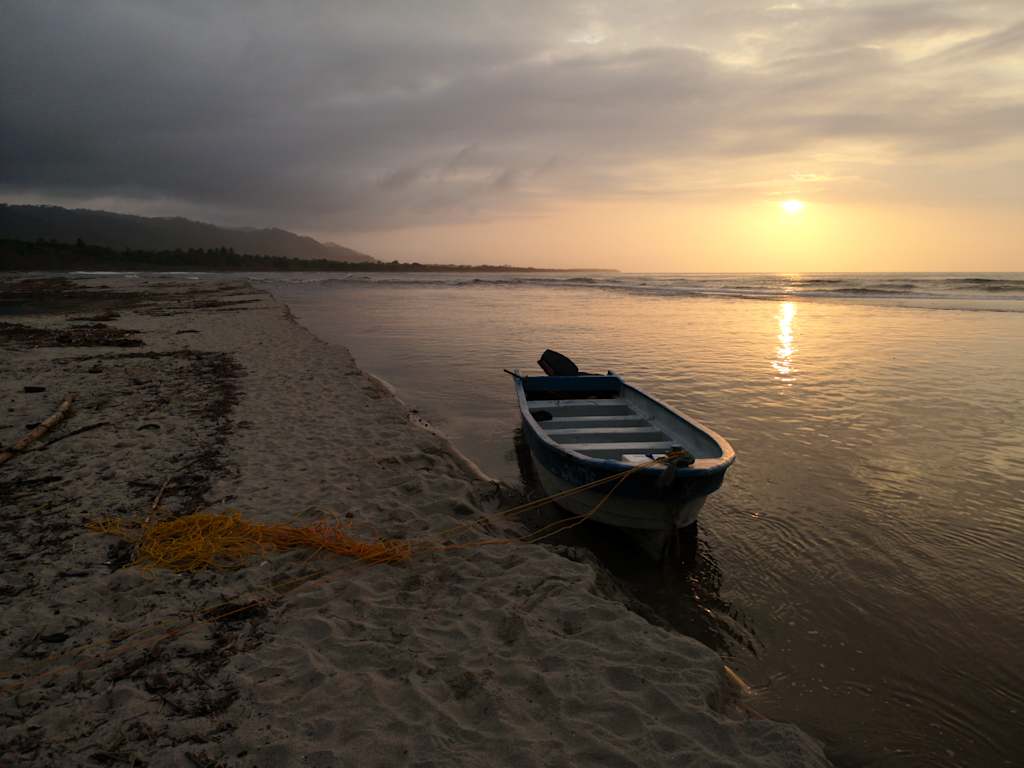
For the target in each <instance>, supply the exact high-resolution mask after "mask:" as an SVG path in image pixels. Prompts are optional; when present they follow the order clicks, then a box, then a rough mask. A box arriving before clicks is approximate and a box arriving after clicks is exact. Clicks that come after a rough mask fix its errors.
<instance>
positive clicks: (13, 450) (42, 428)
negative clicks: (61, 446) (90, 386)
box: [0, 395, 75, 464]
mask: <svg viewBox="0 0 1024 768" xmlns="http://www.w3.org/2000/svg"><path fill="white" fill-rule="evenodd" d="M74 399H75V396H74V395H67V396H66V397H65V398H64V400H63V401H61V404H60V407H59V408H57V410H56V411H54V412H53V413H52V414H51V415H49V416H47V417H46V418H45V419H44V420H43V421H41V422H40V423H39V424H38V425H37V426H36V428H35V429H33V430H32V431H31V432H29V433H28V434H27V435H25V436H24V437H22V438H21V439H20V440H18V442H16V443H15V444H14V445H12V446H11V447H10V448H5V449H4V450H2V451H0V464H6V463H7V462H8V461H10V460H11V459H13V458H14V457H15V456H17V455H18V454H19V453H22V452H23V451H24V450H25V449H26V448H28V447H29V446H30V445H32V443H34V442H35V441H36V440H38V439H39V438H40V437H42V436H43V435H45V434H46V433H47V432H49V431H50V430H51V429H53V428H54V427H55V426H57V425H58V424H60V423H61V422H62V421H64V419H66V418H67V417H68V414H69V413H71V403H72V402H73V401H74Z"/></svg>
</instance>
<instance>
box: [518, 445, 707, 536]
mask: <svg viewBox="0 0 1024 768" xmlns="http://www.w3.org/2000/svg"><path fill="white" fill-rule="evenodd" d="M533 466H534V468H535V469H536V470H537V478H538V480H540V485H541V487H542V488H543V489H544V491H545V493H547V494H548V495H549V496H551V495H554V494H556V493H561V492H562V491H567V490H569V489H570V488H572V487H574V486H572V485H570V484H569V483H567V482H566V481H565V480H563V479H562V478H560V477H556V476H555V475H553V474H552V473H551V472H549V471H548V470H547V469H545V468H544V467H542V466H541V465H540V462H537V461H534V462H533ZM616 482H617V481H615V480H611V481H609V482H608V483H607V484H606V485H603V486H598V487H597V488H595V489H594V490H591V491H583V492H581V493H577V494H574V495H572V496H566V497H564V498H561V499H558V501H557V502H556V503H557V504H558V506H560V507H562V508H563V509H566V510H568V511H569V512H572V513H573V514H576V515H588V514H590V511H591V510H592V509H593V508H594V506H595V505H596V504H597V503H598V502H600V501H601V499H603V498H604V497H605V495H606V494H607V493H608V491H610V490H611V489H612V488H613V487H614V485H615V483H616ZM706 500H707V496H698V497H697V498H694V499H689V500H688V501H683V502H678V503H675V504H673V505H671V508H670V507H669V505H668V504H667V503H666V502H664V501H646V500H639V499H630V498H628V497H626V496H618V495H616V494H614V493H613V494H612V496H611V498H609V499H608V501H606V502H605V503H604V504H602V505H601V508H600V509H599V510H598V511H597V513H596V514H594V515H593V517H591V519H592V520H596V521H597V522H599V523H604V524H605V525H614V526H618V527H619V528H634V529H641V530H648V531H664V530H666V529H668V528H670V527H673V525H674V527H676V528H685V527H686V526H688V525H690V524H691V523H695V522H697V513H698V512H700V509H701V507H703V506H704V502H705V501H706Z"/></svg>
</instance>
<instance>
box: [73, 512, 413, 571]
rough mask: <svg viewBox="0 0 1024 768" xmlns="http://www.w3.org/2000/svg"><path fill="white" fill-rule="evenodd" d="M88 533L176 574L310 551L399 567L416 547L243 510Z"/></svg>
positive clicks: (118, 524)
mask: <svg viewBox="0 0 1024 768" xmlns="http://www.w3.org/2000/svg"><path fill="white" fill-rule="evenodd" d="M88 527H89V529H90V530H92V531H95V532H97V533H107V534H111V535H114V536H119V537H120V538H122V539H124V540H126V541H129V542H132V543H133V544H134V548H135V557H134V559H133V565H136V566H138V567H140V568H144V569H147V570H151V569H154V568H165V569H167V570H171V571H175V572H177V573H184V572H192V571H199V570H203V569H207V568H213V569H219V570H223V569H232V568H239V567H241V566H242V565H244V564H245V561H246V560H248V559H249V558H251V557H253V556H254V555H262V554H265V553H267V552H270V551H286V550H290V549H298V548H307V549H311V550H313V551H314V552H331V553H333V554H336V555H342V556H345V557H354V558H356V559H358V560H363V561H365V562H368V563H395V562H400V561H403V560H408V559H409V558H410V557H411V556H412V544H411V543H410V542H408V541H402V540H398V539H378V540H376V541H360V540H359V539H356V538H354V537H353V536H352V535H351V534H350V533H349V531H348V526H345V525H342V524H338V523H333V522H330V521H328V520H320V521H318V522H315V523H313V524H311V525H305V526H298V525H292V524H288V523H278V524H274V523H256V522H252V521H250V520H247V519H246V518H245V517H243V515H242V513H241V511H239V510H237V509H229V510H227V511H225V512H223V513H219V514H215V513H206V512H197V513H195V514H191V515H184V516H182V517H178V518H174V519H172V520H146V521H144V522H142V523H141V524H138V523H134V522H133V521H131V520H125V519H121V518H102V519H100V520H94V521H92V522H90V523H89V524H88Z"/></svg>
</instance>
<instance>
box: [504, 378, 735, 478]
mask: <svg viewBox="0 0 1024 768" xmlns="http://www.w3.org/2000/svg"><path fill="white" fill-rule="evenodd" d="M529 378H535V379H574V378H578V377H576V376H534V377H530V376H524V375H522V374H520V373H519V372H518V371H516V372H515V388H516V399H517V400H518V402H519V411H520V413H521V414H522V416H523V420H524V421H526V422H527V423H528V424H529V426H530V429H531V430H532V431H533V432H534V433H535V434H536V435H537V437H538V438H540V440H541V441H542V442H544V443H545V444H546V445H548V446H549V447H551V448H554V449H555V450H557V451H558V452H560V453H563V454H566V455H568V456H569V457H571V458H572V459H573V460H575V461H582V462H585V463H587V464H590V465H592V466H593V467H594V468H595V469H600V470H603V471H605V472H609V473H615V472H621V471H624V470H626V469H630V468H633V467H634V466H635V465H634V464H629V463H627V462H625V461H619V460H617V459H602V458H597V457H594V456H588V455H586V454H584V453H580V452H579V451H574V450H572V449H571V448H569V447H567V446H568V445H571V443H570V444H562V443H557V442H555V441H554V440H553V439H551V437H550V436H549V435H548V434H547V430H545V429H544V428H543V427H541V426H540V423H539V422H538V421H537V420H536V419H535V418H534V417H533V414H532V413H530V406H529V400H527V399H526V387H525V385H524V384H523V382H524V381H526V380H527V379H529ZM587 378H590V377H589V376H588V377H587ZM594 378H602V379H614V380H615V381H616V382H618V384H619V385H620V386H621V387H624V388H627V389H629V390H631V391H632V392H634V393H636V394H637V395H639V396H641V397H642V398H643V399H645V400H647V401H649V402H651V403H653V404H654V405H655V406H657V407H659V408H662V409H663V410H665V411H667V412H668V413H669V414H670V415H672V416H674V417H675V418H677V419H680V420H682V421H683V422H685V423H686V424H687V425H689V426H691V427H693V428H694V429H696V430H698V431H700V432H703V433H704V434H705V435H706V436H707V437H709V438H711V439H712V440H713V441H714V442H715V444H716V445H717V446H718V448H719V450H720V451H721V452H722V455H721V456H719V457H717V458H701V459H696V460H695V461H694V462H693V464H690V465H689V466H685V467H684V466H677V467H676V473H677V474H678V475H683V476H691V477H697V476H704V475H714V474H719V473H724V472H725V470H726V469H728V468H729V467H730V466H731V465H732V463H733V462H734V461H735V460H736V451H734V450H733V447H732V445H730V444H729V441H728V440H726V439H725V438H724V437H722V436H721V435H719V434H718V433H717V432H715V431H714V430H713V429H711V428H710V427H708V426H706V425H705V424H703V423H702V422H701V421H699V420H698V419H694V418H692V417H690V416H687V415H686V414H684V413H682V412H680V411H678V410H676V409H675V408H673V407H672V406H671V405H669V404H668V403H665V402H663V401H661V400H659V399H658V398H656V397H654V396H653V395H649V394H647V393H646V392H644V391H643V390H642V389H639V388H637V387H634V386H633V385H632V384H630V383H628V382H626V381H625V380H623V378H622V377H621V376H619V375H618V374H613V373H611V372H609V373H608V374H607V375H605V376H600V377H594ZM662 471H663V467H662V466H660V465H653V466H649V467H644V468H642V469H638V470H637V472H638V473H640V474H644V475H656V474H659V473H661V472H662Z"/></svg>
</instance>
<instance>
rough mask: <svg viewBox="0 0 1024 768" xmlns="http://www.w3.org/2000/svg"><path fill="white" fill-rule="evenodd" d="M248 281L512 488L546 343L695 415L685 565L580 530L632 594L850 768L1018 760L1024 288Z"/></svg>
mask: <svg viewBox="0 0 1024 768" xmlns="http://www.w3.org/2000/svg"><path fill="white" fill-rule="evenodd" d="M253 277H254V279H256V280H257V281H259V282H260V283H261V284H262V285H264V286H265V287H267V288H269V289H270V290H272V291H273V292H274V293H275V294H276V295H277V296H278V297H280V298H281V299H282V300H284V301H286V302H287V303H288V304H289V305H290V306H291V308H292V310H293V312H294V313H295V314H296V316H297V317H298V319H299V321H300V322H301V323H303V324H304V325H306V326H307V327H308V328H309V329H310V330H312V332H313V333H315V334H316V335H318V336H320V337H321V338H323V339H324V340H326V341H329V342H333V343H337V344H341V345H344V346H346V347H348V348H349V349H350V350H351V351H352V352H353V354H354V355H355V358H356V360H357V362H358V363H359V364H360V365H361V366H362V367H363V368H364V369H366V370H368V371H370V372H371V373H374V374H376V375H378V376H380V377H381V378H383V379H385V380H386V381H387V382H389V383H390V384H391V385H392V386H393V387H394V388H395V390H396V391H397V394H398V395H399V397H401V398H402V399H403V400H405V401H406V402H407V403H408V404H409V406H410V407H413V408H415V409H416V410H417V411H418V412H419V413H420V415H421V416H422V417H424V418H425V419H427V420H428V421H430V422H431V423H432V424H433V425H435V426H436V427H438V428H440V429H442V430H443V431H445V432H446V433H447V434H448V435H449V436H450V437H451V438H452V439H453V441H454V442H455V443H456V444H457V445H458V446H459V447H460V448H461V449H462V450H463V451H464V452H465V453H466V454H468V455H469V456H470V457H471V458H472V459H473V460H474V461H476V462H477V463H478V464H479V465H480V466H481V467H482V468H483V469H484V470H485V471H486V472H488V473H490V474H491V475H493V476H496V477H499V478H501V479H502V480H504V481H506V482H509V483H512V484H521V483H523V482H524V479H523V478H524V468H523V456H522V452H521V451H519V452H517V447H516V446H517V430H518V412H517V409H516V406H515V403H514V399H513V395H512V384H511V381H510V379H509V377H508V376H507V375H506V374H505V373H504V372H503V371H502V369H503V368H521V369H523V370H524V371H536V365H535V362H534V361H535V360H536V359H537V358H538V356H539V355H540V353H541V352H543V351H544V349H545V348H549V347H550V348H553V349H556V350H559V351H560V352H562V353H564V354H567V355H569V356H570V357H572V358H573V359H574V360H575V361H576V362H577V363H578V364H579V365H580V367H581V369H583V370H591V371H602V372H603V371H604V370H606V369H608V370H614V371H615V372H617V373H620V374H622V375H623V376H625V377H627V378H628V379H629V380H630V381H631V382H633V383H635V384H637V385H639V386H641V387H643V388H645V389H647V390H648V391H650V392H651V393H653V394H654V395H656V396H657V397H659V398H661V399H663V400H665V401H667V402H668V403H670V404H671V405H673V406H675V407H676V408H678V409H680V410H682V411H683V412H685V413H689V414H691V415H693V416H696V417H697V418H699V419H700V420H702V421H704V422H705V423H707V424H709V425H710V426H711V427H712V428H713V429H715V430H717V431H719V432H720V433H722V434H723V435H725V436H726V437H727V438H728V439H729V440H730V441H731V442H732V444H733V446H734V447H735V449H736V451H737V454H738V459H737V462H736V464H735V466H734V467H733V468H732V469H731V470H730V471H729V473H728V475H727V477H726V481H725V484H724V486H723V487H722V489H721V490H720V491H719V492H718V493H716V494H715V495H714V496H712V497H711V498H710V500H709V502H708V504H707V506H706V507H705V508H704V510H703V512H702V513H701V523H700V525H701V541H700V547H701V554H702V559H701V565H700V567H699V568H698V570H697V571H696V572H695V573H693V574H690V575H678V576H675V577H668V578H667V577H666V576H665V574H664V572H663V571H662V570H661V569H657V568H652V567H651V566H650V565H648V564H646V563H645V562H644V561H643V558H642V557H641V555H640V554H639V553H638V552H635V551H633V550H632V549H630V544H629V543H628V542H627V541H625V540H622V539H621V538H620V537H617V536H616V535H615V532H614V530H611V529H603V528H602V527H601V526H597V525H595V526H593V529H594V530H590V531H586V532H583V533H581V534H580V536H581V537H582V539H583V540H584V543H586V544H587V545H588V546H591V547H592V549H594V550H595V551H596V552H597V553H598V554H599V556H600V557H601V558H602V559H603V560H605V562H606V563H607V564H608V566H609V568H610V569H611V570H612V571H613V573H615V574H616V576H617V577H618V578H619V580H620V582H621V583H622V584H623V585H624V587H625V588H626V589H627V590H628V591H629V592H631V593H632V595H633V596H634V597H635V598H637V599H638V600H639V601H640V602H641V603H642V604H644V605H645V606H647V610H649V611H651V612H653V614H654V615H655V616H656V619H655V620H657V621H659V622H662V623H665V624H667V625H669V626H671V627H674V628H675V629H677V630H678V631H681V632H685V633H686V634H690V635H692V636H695V637H697V638H698V639H700V640H702V641H703V642H705V643H707V644H709V645H711V646H712V647H714V648H716V649H717V650H718V651H719V652H720V653H721V654H722V655H723V657H724V658H725V659H726V661H727V662H728V663H729V664H730V665H731V666H732V667H734V668H735V669H737V670H738V671H739V672H740V674H741V675H742V676H743V677H744V678H745V679H746V680H747V681H748V682H749V683H750V684H751V685H752V686H753V687H754V690H755V694H754V696H753V698H752V699H751V705H752V706H753V707H754V709H755V710H757V711H758V712H760V713H761V714H763V715H764V716H767V717H771V718H775V719H781V720H789V721H793V722H796V723H798V724H799V725H801V726H802V727H804V728H805V729H807V730H808V731H810V732H811V733H813V734H815V735H816V736H818V737H819V738H821V739H823V740H824V741H825V742H826V744H827V745H828V748H829V750H830V753H831V754H832V756H833V758H834V759H835V760H836V761H837V762H838V763H839V764H841V765H843V764H845V765H870V766H909V765H949V766H954V765H1010V764H1013V763H1014V762H1015V761H1017V760H1019V758H1020V755H1021V754H1022V753H1021V749H1020V748H1021V746H1022V743H1021V742H1020V741H1019V739H1020V737H1019V735H1017V734H1018V725H1019V722H1020V718H1021V717H1022V715H1024V665H1022V664H1021V661H1020V659H1021V650H1020V649H1021V648H1022V647H1024V599H1022V596H1024V274H1020V273H1016V274H870V275H845V274H844V275H834V274H824V275H627V274H607V273H594V274H548V273H541V274H522V273H517V274H489V275H467V274H455V273H452V274H422V275H408V274H405V275H398V274H396V275H378V274H365V273H362V274H360V273H356V274H352V275H342V276H339V275H336V274H335V275H331V274H316V275H309V274H305V275H303V274H298V275H296V274H288V275H280V274H278V275H255V276H253ZM526 476H528V472H527V473H526Z"/></svg>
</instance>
